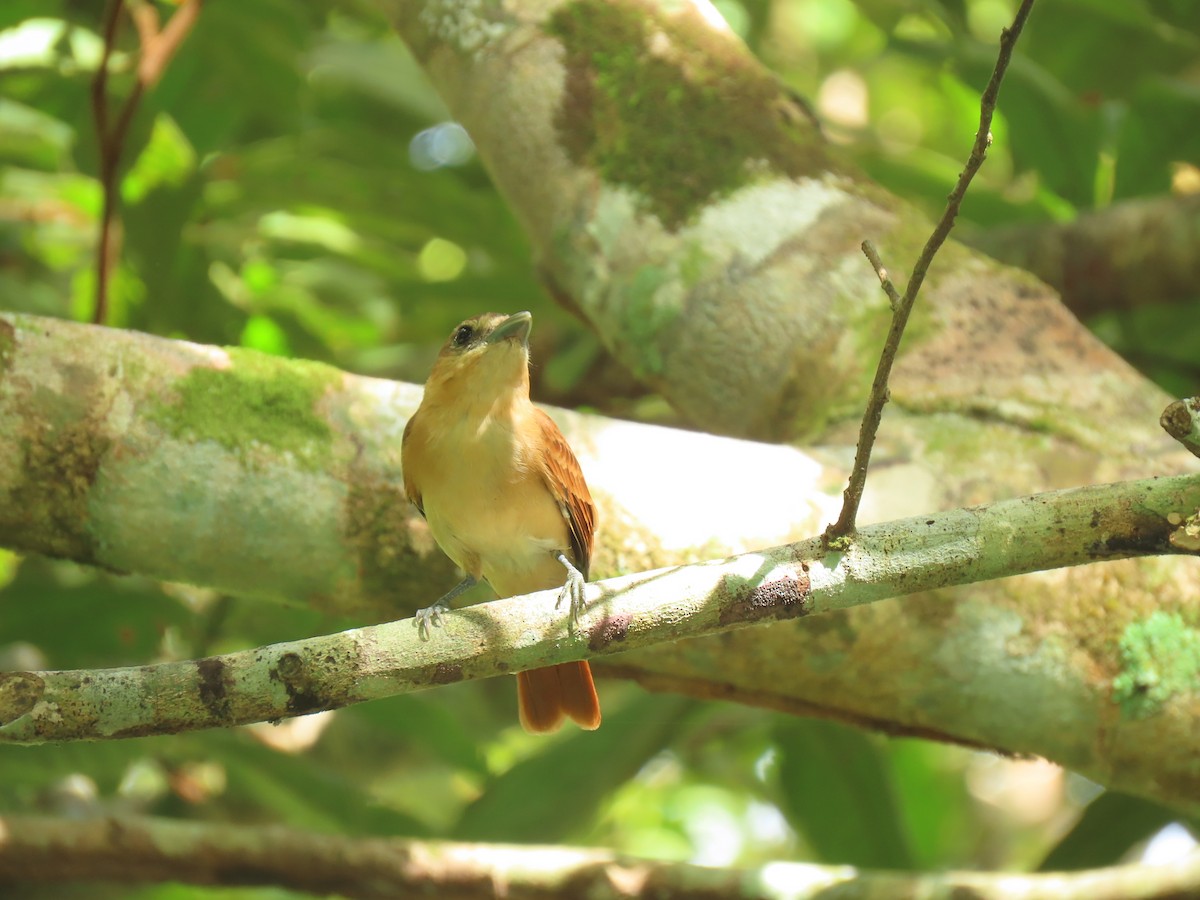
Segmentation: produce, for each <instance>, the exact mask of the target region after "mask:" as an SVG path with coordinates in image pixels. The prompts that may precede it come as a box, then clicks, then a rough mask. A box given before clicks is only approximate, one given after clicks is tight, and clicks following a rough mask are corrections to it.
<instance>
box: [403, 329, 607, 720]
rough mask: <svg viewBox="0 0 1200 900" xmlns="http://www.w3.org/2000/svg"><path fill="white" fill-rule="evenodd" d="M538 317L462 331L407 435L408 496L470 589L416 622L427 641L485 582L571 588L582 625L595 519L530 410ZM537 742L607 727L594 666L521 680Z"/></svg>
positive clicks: (559, 445) (574, 613)
mask: <svg viewBox="0 0 1200 900" xmlns="http://www.w3.org/2000/svg"><path fill="white" fill-rule="evenodd" d="M532 324H533V316H532V315H531V314H530V313H527V312H519V313H514V314H513V315H511V316H504V315H501V314H500V313H484V314H483V315H480V316H476V317H475V318H473V319H467V320H466V321H465V322H463V323H462V324H461V325H459V326H458V327H457V328H455V329H454V331H453V333H451V335H450V338H449V340H447V341H446V344H445V346H443V347H442V350H441V353H439V354H438V358H437V362H436V363H434V366H433V371H432V372H431V373H430V375H429V380H428V381H427V382H426V383H425V396H424V397H423V398H422V399H421V405H420V407H419V408H418V409H417V411H416V413H415V414H414V415H413V417H412V418H411V419H410V420H409V422H408V425H407V426H405V428H404V442H403V445H402V449H401V456H402V464H403V469H404V490H405V492H406V493H407V494H408V499H409V500H411V501H412V502H413V503H414V504H415V505H416V507H417V509H419V510H420V511H421V514H422V515H424V516H425V519H426V521H428V522H429V528H430V530H431V531H432V532H433V536H434V538H435V539H436V540H437V542H438V546H439V547H441V548H442V551H443V552H444V553H445V554H446V555H447V556H449V557H450V559H452V560H453V561H454V562H455V563H457V564H458V566H459V567H460V568H461V569H462V570H463V571H464V572H465V573H466V578H464V579H463V581H462V582H461V583H460V584H459V585H458V586H457V587H455V588H454V589H452V590H451V591H450V592H449V593H447V594H446V595H445V596H444V597H442V598H441V599H440V600H438V601H437V602H436V603H435V604H433V606H430V607H428V608H426V609H422V610H420V611H419V612H418V613H417V617H416V624H417V626H418V627H419V628H420V629H421V633H422V636H424V637H428V635H429V629H430V626H431V625H433V626H437V625H440V624H441V620H442V615H443V613H445V611H446V610H447V609H449V604H450V601H451V600H453V599H454V598H455V597H457V596H458V595H459V594H461V593H462V592H463V591H465V590H467V588H469V587H471V586H472V585H474V584H475V583H476V582H477V581H478V580H479V579H480V578H483V579H485V580H486V581H487V583H488V584H490V585H491V586H492V588H493V590H495V592H496V594H497V595H498V596H500V597H515V596H518V595H520V594H528V593H532V592H534V591H541V590H546V589H548V588H552V587H559V586H561V588H562V590H561V591H560V592H559V596H558V602H559V605H561V604H562V602H563V601H564V600H565V601H567V603H568V614H569V616H570V619H571V622H572V623H574V622H575V621H577V620H578V617H579V615H580V614H581V613H582V612H583V607H584V583H585V582H586V581H587V574H588V565H589V563H590V561H591V555H592V535H593V533H594V531H595V523H596V509H595V506H593V504H592V495H591V494H590V493H589V491H588V488H587V484H586V483H585V482H584V480H583V472H581V471H580V469H579V462H578V461H577V460H576V459H575V454H574V453H572V452H571V448H570V447H569V446H567V441H566V439H565V438H564V437H563V435H562V432H561V431H559V430H558V426H557V425H555V424H554V422H553V420H552V419H551V418H550V417H549V416H548V415H546V414H545V413H544V412H542V411H541V410H540V409H538V408H537V407H536V406H534V405H533V403H531V402H530V400H529V330H530V328H531V326H532ZM517 700H518V705H519V707H520V713H521V724H522V725H523V726H524V727H525V730H526V731H530V732H534V733H537V732H545V731H554V730H555V729H557V728H558V727H559V725H561V724H562V721H563V718H564V717H567V716H569V717H570V718H571V719H573V720H574V721H575V722H576V723H578V724H579V725H580V726H581V727H583V728H586V729H589V730H590V729H594V728H597V727H599V725H600V702H599V700H598V699H597V697H596V688H595V686H594V685H593V683H592V670H591V668H590V667H589V666H588V664H587V662H586V661H582V662H571V663H563V664H562V665H557V666H551V667H549V668H545V669H535V670H533V671H529V672H521V673H520V674H518V675H517Z"/></svg>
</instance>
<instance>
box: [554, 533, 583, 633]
mask: <svg viewBox="0 0 1200 900" xmlns="http://www.w3.org/2000/svg"><path fill="white" fill-rule="evenodd" d="M554 558H555V559H557V560H558V561H559V562H560V563H562V564H563V566H564V567H565V568H566V570H567V580H566V582H565V583H564V584H563V586H562V590H561V591H559V592H558V602H557V603H555V604H554V608H555V609H558V608H559V607H560V606H562V602H563V601H564V600H567V601H568V613H567V615H568V617H569V621H570V624H571V627H572V628H574V627H575V626H576V625H578V624H579V617H580V616H582V615H583V610H584V608H585V606H586V601H585V600H584V596H583V590H584V585H586V584H587V580H586V579H585V578H584V577H583V573H582V572H580V571H579V570H578V569H577V568H575V565H574V563H572V562H571V560H569V559H567V555H566V554H565V553H563V552H561V551H559V550H555V551H554Z"/></svg>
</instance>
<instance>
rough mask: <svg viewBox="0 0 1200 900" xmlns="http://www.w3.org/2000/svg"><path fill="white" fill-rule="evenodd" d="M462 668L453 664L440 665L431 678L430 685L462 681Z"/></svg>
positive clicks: (435, 668) (436, 667) (435, 667)
mask: <svg viewBox="0 0 1200 900" xmlns="http://www.w3.org/2000/svg"><path fill="white" fill-rule="evenodd" d="M462 677H463V671H462V666H459V665H453V664H451V663H438V664H437V665H436V666H434V669H433V672H432V673H431V674H430V676H429V683H430V684H453V683H454V682H456V681H462Z"/></svg>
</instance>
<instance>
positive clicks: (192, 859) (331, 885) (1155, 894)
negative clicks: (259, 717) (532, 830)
mask: <svg viewBox="0 0 1200 900" xmlns="http://www.w3.org/2000/svg"><path fill="white" fill-rule="evenodd" d="M88 880H92V881H97V880H103V881H108V882H115V883H118V884H141V883H146V882H157V881H164V880H169V881H178V882H184V883H186V884H203V885H220V886H226V887H234V886H243V885H248V886H255V887H257V886H261V885H273V886H276V887H283V888H289V889H291V890H296V891H305V892H309V893H314V894H320V895H324V894H326V893H329V892H336V893H337V894H338V895H339V896H345V897H354V898H364V900H373V898H394V897H404V896H415V895H418V894H420V895H436V896H437V897H439V898H441V900H485V898H493V897H495V896H497V894H498V893H502V894H503V896H504V897H506V898H509V900H550V898H558V897H564V896H586V897H592V898H597V900H606V898H611V900H620V898H626V897H628V898H633V897H656V898H661V900H672V898H685V897H686V898H695V897H700V896H703V897H728V898H732V900H739V898H741V900H784V898H787V900H806V898H811V900H818V898H829V897H835V896H836V897H837V898H839V900H892V898H896V897H925V898H929V900H941V898H946V900H949V898H953V897H964V896H970V897H972V898H975V900H1009V898H1012V897H1017V896H1019V897H1021V898H1023V900H1168V898H1175V897H1185V896H1192V895H1193V894H1195V893H1197V892H1200V855H1197V854H1192V855H1191V856H1189V857H1185V858H1183V859H1181V860H1177V861H1175V862H1172V863H1168V864H1165V865H1153V866H1151V865H1124V866H1114V867H1112V868H1108V869H1094V870H1089V871H1082V872H1070V873H1046V874H1024V873H1011V872H995V873H990V872H953V871H952V872H934V873H926V874H918V873H902V872H872V871H862V870H859V869H856V868H855V867H853V866H826V865H816V864H813V863H799V862H772V863H769V864H767V865H764V866H759V867H756V868H748V869H717V868H707V867H702V866H695V865H689V864H687V863H677V862H664V861H660V860H648V859H638V858H635V857H629V856H619V855H617V854H615V853H613V852H612V851H609V850H601V849H594V848H577V847H537V846H516V845H503V844H456V843H451V842H447V841H414V840H403V839H398V838H391V839H388V838H351V837H345V836H342V835H334V834H313V833H309V832H302V831H297V830H294V829H290V828H282V827H278V826H272V827H254V826H246V825H229V824H226V823H204V822H189V821H180V820H171V819H158V818H148V817H133V816H123V817H112V816H110V817H104V818H97V819H91V820H88V821H74V820H66V819H56V818H48V817H34V816H0V881H15V882H18V883H27V884H38V885H47V884H62V883H65V882H70V881H88ZM500 886H503V888H502V890H501V887H500Z"/></svg>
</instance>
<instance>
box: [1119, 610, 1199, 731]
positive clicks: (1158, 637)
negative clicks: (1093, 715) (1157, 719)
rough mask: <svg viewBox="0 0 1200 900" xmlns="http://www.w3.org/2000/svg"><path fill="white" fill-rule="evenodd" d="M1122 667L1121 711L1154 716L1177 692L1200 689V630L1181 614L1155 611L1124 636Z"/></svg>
mask: <svg viewBox="0 0 1200 900" xmlns="http://www.w3.org/2000/svg"><path fill="white" fill-rule="evenodd" d="M1121 669H1122V671H1121V674H1120V675H1118V676H1117V677H1116V678H1115V679H1114V680H1113V698H1114V699H1115V700H1116V701H1117V702H1118V703H1119V704H1121V711H1122V712H1123V713H1124V714H1125V715H1127V716H1132V717H1134V718H1141V717H1143V716H1148V715H1152V714H1153V713H1155V712H1157V711H1158V710H1159V708H1161V707H1162V705H1163V704H1164V703H1166V702H1167V701H1168V700H1170V699H1171V698H1172V697H1173V696H1175V695H1176V694H1179V693H1181V692H1185V691H1200V631H1197V630H1196V629H1195V628H1192V627H1190V626H1188V625H1187V624H1185V623H1184V620H1183V617H1182V616H1181V615H1179V614H1178V613H1165V612H1161V611H1159V612H1154V613H1151V614H1150V616H1148V617H1147V618H1145V619H1141V620H1139V621H1137V622H1134V623H1132V624H1130V625H1129V627H1127V628H1126V629H1125V633H1124V634H1123V635H1121Z"/></svg>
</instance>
